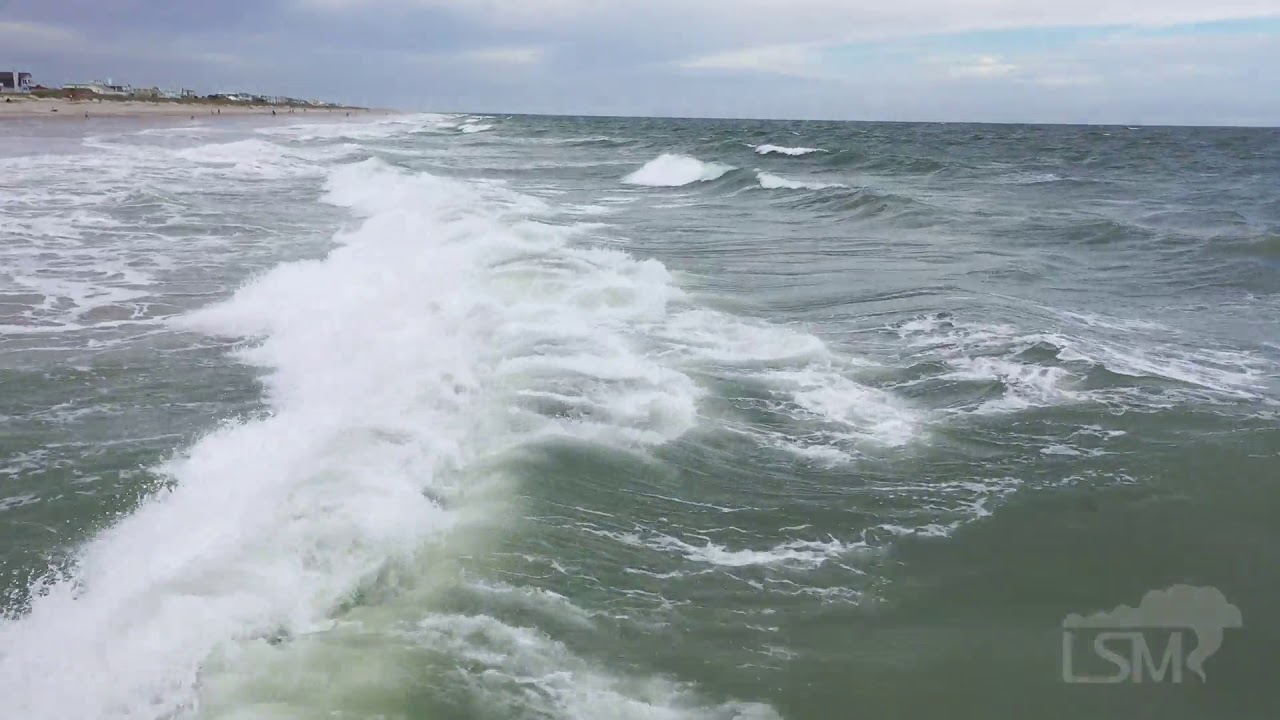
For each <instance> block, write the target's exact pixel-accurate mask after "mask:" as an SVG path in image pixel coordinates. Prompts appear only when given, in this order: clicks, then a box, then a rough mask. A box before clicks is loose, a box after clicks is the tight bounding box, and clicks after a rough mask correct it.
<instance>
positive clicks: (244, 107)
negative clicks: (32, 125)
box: [0, 95, 385, 119]
mask: <svg viewBox="0 0 1280 720" xmlns="http://www.w3.org/2000/svg"><path fill="white" fill-rule="evenodd" d="M6 100H7V101H6V102H0V118H33V117H69V118H80V119H84V117H85V114H86V113H88V116H89V118H91V119H92V118H94V117H183V116H195V117H201V116H207V115H270V114H271V113H272V111H273V110H274V111H275V112H276V114H278V115H289V114H293V115H300V116H317V115H318V116H325V115H329V116H332V115H339V116H344V115H347V114H350V115H352V116H354V115H357V114H359V115H368V114H379V115H380V114H385V113H384V112H383V111H372V110H367V109H364V108H324V107H309V108H297V107H295V108H290V107H281V106H271V105H248V104H223V103H219V104H214V103H192V102H164V101H145V100H122V101H121V100H117V101H110V100H108V101H102V100H64V99H52V98H35V97H30V96H21V95H9V96H6Z"/></svg>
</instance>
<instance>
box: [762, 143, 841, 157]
mask: <svg viewBox="0 0 1280 720" xmlns="http://www.w3.org/2000/svg"><path fill="white" fill-rule="evenodd" d="M756 152H757V153H759V154H761V155H771V154H776V155H790V156H792V157H799V156H801V155H812V154H813V153H822V152H826V150H822V149H820V148H807V147H783V146H781V145H757V146H756Z"/></svg>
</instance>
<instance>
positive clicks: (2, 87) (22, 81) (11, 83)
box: [0, 70, 34, 92]
mask: <svg viewBox="0 0 1280 720" xmlns="http://www.w3.org/2000/svg"><path fill="white" fill-rule="evenodd" d="M33 84H34V83H33V82H32V81H31V73H29V72H20V71H18V70H8V71H3V72H0V92H31V86H32V85H33Z"/></svg>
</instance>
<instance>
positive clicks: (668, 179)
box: [622, 154, 734, 187]
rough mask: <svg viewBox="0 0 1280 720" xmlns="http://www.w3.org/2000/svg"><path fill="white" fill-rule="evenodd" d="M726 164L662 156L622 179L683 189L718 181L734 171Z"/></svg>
mask: <svg viewBox="0 0 1280 720" xmlns="http://www.w3.org/2000/svg"><path fill="white" fill-rule="evenodd" d="M733 169H734V168H733V166H731V165H725V164H724V163H717V162H712V163H707V162H703V161H701V160H699V159H697V158H693V157H689V156H688V155H670V154H667V155H662V156H660V157H658V158H655V159H653V160H650V161H649V162H647V163H645V166H644V167H642V168H640V169H639V170H637V171H635V172H633V173H631V174H630V175H628V176H626V177H625V178H623V179H622V182H624V183H626V184H628V185H647V186H650V187H681V186H684V185H691V184H693V183H696V182H708V181H711V180H716V179H718V178H720V177H722V176H724V174H725V173H727V172H729V171H731V170H733Z"/></svg>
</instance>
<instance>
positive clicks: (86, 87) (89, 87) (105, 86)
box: [62, 80, 129, 95]
mask: <svg viewBox="0 0 1280 720" xmlns="http://www.w3.org/2000/svg"><path fill="white" fill-rule="evenodd" d="M126 88H128V86H127V85H112V84H111V81H110V80H107V81H98V80H95V81H93V82H88V83H67V84H66V85H63V86H62V89H63V90H70V91H73V92H78V93H90V94H93V95H128V94H129V93H128V92H126V91H125V89H126Z"/></svg>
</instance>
